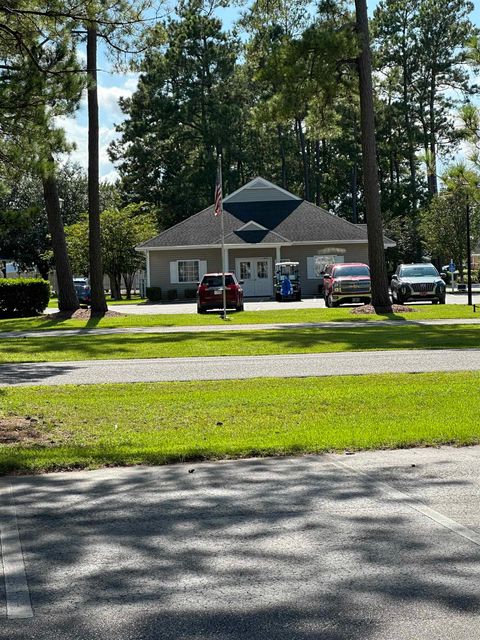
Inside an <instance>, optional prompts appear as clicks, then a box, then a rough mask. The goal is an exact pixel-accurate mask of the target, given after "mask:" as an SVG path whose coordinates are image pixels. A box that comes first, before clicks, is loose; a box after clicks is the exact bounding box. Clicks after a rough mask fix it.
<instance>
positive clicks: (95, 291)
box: [87, 23, 107, 315]
mask: <svg viewBox="0 0 480 640" xmlns="http://www.w3.org/2000/svg"><path fill="white" fill-rule="evenodd" d="M87 75H88V83H89V84H88V92H87V97H88V242H89V251H90V288H91V292H92V294H91V295H92V313H94V314H97V315H101V314H104V313H106V311H107V303H106V300H105V292H104V290H103V268H102V240H101V235H100V188H99V157H98V147H99V142H98V135H99V130H98V91H97V29H96V26H95V25H94V24H92V23H91V24H89V26H88V28H87Z"/></svg>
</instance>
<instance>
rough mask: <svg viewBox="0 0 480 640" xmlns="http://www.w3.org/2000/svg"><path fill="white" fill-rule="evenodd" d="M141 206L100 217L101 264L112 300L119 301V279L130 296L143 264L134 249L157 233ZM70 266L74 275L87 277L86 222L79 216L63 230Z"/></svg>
mask: <svg viewBox="0 0 480 640" xmlns="http://www.w3.org/2000/svg"><path fill="white" fill-rule="evenodd" d="M144 209H145V207H144V204H143V203H139V204H131V205H128V206H126V207H124V208H122V209H106V210H105V211H103V212H102V213H101V215H100V218H101V230H102V237H101V243H102V264H103V265H104V269H105V273H106V274H107V275H108V277H109V279H110V289H111V294H112V298H114V299H121V285H122V278H123V282H124V284H125V289H126V292H127V298H128V299H130V297H131V289H132V283H133V279H134V277H135V274H136V273H137V271H138V270H139V269H141V268H142V267H143V265H144V263H145V259H144V257H143V255H142V254H140V253H139V252H138V251H136V250H135V247H136V246H137V245H138V244H140V243H141V242H144V241H145V240H147V239H148V238H151V237H152V236H154V235H155V234H156V233H157V227H156V224H155V216H154V214H152V213H151V212H149V211H145V210H144ZM66 233H67V241H68V247H69V252H70V255H71V260H72V265H74V268H75V270H76V272H77V273H78V274H82V275H85V276H88V275H89V268H90V265H89V262H88V259H86V256H87V251H86V250H87V249H88V219H87V217H86V216H83V217H82V219H80V220H79V221H78V222H76V223H75V224H73V225H70V226H69V227H67V228H66Z"/></svg>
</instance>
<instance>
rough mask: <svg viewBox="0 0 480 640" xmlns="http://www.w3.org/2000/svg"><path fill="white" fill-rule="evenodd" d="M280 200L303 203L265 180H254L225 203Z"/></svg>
mask: <svg viewBox="0 0 480 640" xmlns="http://www.w3.org/2000/svg"><path fill="white" fill-rule="evenodd" d="M279 200H298V201H301V198H299V197H298V196H294V195H293V193H290V192H289V191H286V190H285V189H282V188H281V187H277V185H275V184H273V182H269V181H268V180H265V178H254V179H253V180H250V182H247V184H245V185H243V187H240V189H237V190H236V191H234V192H233V193H231V194H230V195H228V196H227V197H226V198H225V199H224V200H223V202H224V203H225V202H228V203H233V202H275V201H279Z"/></svg>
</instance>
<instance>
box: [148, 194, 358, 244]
mask: <svg viewBox="0 0 480 640" xmlns="http://www.w3.org/2000/svg"><path fill="white" fill-rule="evenodd" d="M213 210H214V207H213V205H212V206H210V207H208V208H207V209H204V210H203V211H200V212H199V213H196V214H195V215H193V216H191V217H190V218H187V219H186V220H183V222H179V223H178V224H176V225H175V226H173V227H171V228H170V229H166V230H165V231H163V232H162V233H160V234H159V235H158V236H156V237H155V238H151V239H150V240H147V241H146V242H144V243H143V244H141V245H139V247H141V248H149V247H178V246H190V245H192V246H193V245H209V244H211V245H218V244H219V243H220V219H219V217H216V216H214V213H213ZM223 215H224V227H225V242H226V243H227V244H244V243H249V242H250V241H249V239H248V238H249V237H251V238H252V241H253V244H262V243H272V242H273V243H277V242H278V243H281V242H285V241H287V242H322V241H323V242H330V241H331V242H335V241H341V240H346V241H357V242H362V241H363V242H366V241H367V232H366V229H363V228H361V227H362V226H361V225H355V224H352V223H350V222H347V221H346V220H344V219H342V218H338V217H337V216H334V215H332V214H331V213H328V212H327V211H325V210H324V209H322V208H320V207H317V206H316V205H314V204H312V203H310V202H307V201H306V200H280V201H273V202H235V203H233V202H225V203H224V213H223ZM250 220H253V221H255V222H257V223H258V224H260V225H262V226H263V227H265V228H266V229H267V231H261V230H258V231H238V229H239V228H240V227H242V226H244V225H245V224H247V223H248V222H250ZM279 236H281V238H280V237H279ZM227 237H228V240H227Z"/></svg>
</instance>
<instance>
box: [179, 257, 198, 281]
mask: <svg viewBox="0 0 480 640" xmlns="http://www.w3.org/2000/svg"><path fill="white" fill-rule="evenodd" d="M177 268H178V281H179V282H198V281H199V280H200V261H199V260H178V262H177Z"/></svg>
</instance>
